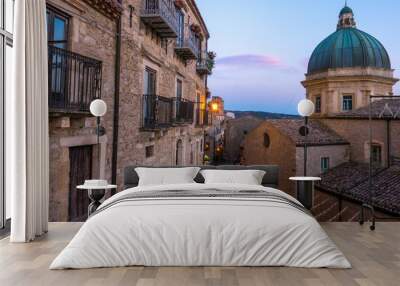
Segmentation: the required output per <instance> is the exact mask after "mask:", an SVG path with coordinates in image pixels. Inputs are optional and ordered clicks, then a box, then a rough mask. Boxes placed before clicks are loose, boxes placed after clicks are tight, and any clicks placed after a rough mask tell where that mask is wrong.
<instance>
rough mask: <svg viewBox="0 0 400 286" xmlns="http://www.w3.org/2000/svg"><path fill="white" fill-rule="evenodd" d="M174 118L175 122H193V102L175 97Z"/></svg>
mask: <svg viewBox="0 0 400 286" xmlns="http://www.w3.org/2000/svg"><path fill="white" fill-rule="evenodd" d="M174 101H175V118H174V123H176V124H185V123H186V124H187V123H190V124H191V123H193V116H194V102H192V101H189V100H186V99H183V98H175V99H174Z"/></svg>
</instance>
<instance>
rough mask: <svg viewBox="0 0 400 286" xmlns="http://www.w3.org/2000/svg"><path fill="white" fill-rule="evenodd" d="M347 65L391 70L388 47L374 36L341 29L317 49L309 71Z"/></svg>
mask: <svg viewBox="0 0 400 286" xmlns="http://www.w3.org/2000/svg"><path fill="white" fill-rule="evenodd" d="M347 67H375V68H383V69H391V65H390V58H389V55H388V53H387V51H386V49H385V47H384V46H383V45H382V44H381V43H380V42H379V41H378V40H377V39H376V38H374V37H373V36H371V35H369V34H367V33H365V32H363V31H360V30H358V29H356V28H352V27H349V28H342V29H339V30H337V31H336V32H335V33H333V34H331V35H330V36H329V37H327V38H326V39H325V40H323V41H322V42H321V43H320V44H319V45H318V46H317V47H316V48H315V50H314V52H313V53H312V55H311V58H310V61H309V63H308V73H309V74H311V73H316V72H321V71H326V70H328V69H335V68H347Z"/></svg>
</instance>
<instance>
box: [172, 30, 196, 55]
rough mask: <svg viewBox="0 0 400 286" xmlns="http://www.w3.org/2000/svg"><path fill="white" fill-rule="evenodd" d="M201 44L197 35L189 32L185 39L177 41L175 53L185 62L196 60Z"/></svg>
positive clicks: (181, 38)
mask: <svg viewBox="0 0 400 286" xmlns="http://www.w3.org/2000/svg"><path fill="white" fill-rule="evenodd" d="M199 52H200V51H199V43H198V40H197V39H196V36H195V34H194V33H193V32H192V31H189V33H188V35H186V36H185V37H180V38H178V39H177V40H176V47H175V53H176V54H177V55H178V56H179V57H181V58H182V59H184V60H195V59H197V58H198V56H199Z"/></svg>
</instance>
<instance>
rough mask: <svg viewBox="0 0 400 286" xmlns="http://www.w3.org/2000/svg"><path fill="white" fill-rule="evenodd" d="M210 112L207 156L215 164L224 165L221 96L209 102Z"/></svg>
mask: <svg viewBox="0 0 400 286" xmlns="http://www.w3.org/2000/svg"><path fill="white" fill-rule="evenodd" d="M208 110H209V115H208V120H209V123H210V127H209V128H208V129H207V132H206V133H205V155H206V158H208V159H209V161H212V163H213V164H219V163H222V160H223V152H224V131H225V128H224V125H225V106H224V100H223V99H222V98H221V97H219V96H213V97H212V98H211V100H210V101H209V102H208Z"/></svg>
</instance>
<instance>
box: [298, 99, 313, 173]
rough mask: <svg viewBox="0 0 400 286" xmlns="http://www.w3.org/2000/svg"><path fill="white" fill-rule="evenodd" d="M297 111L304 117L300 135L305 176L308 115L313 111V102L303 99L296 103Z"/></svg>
mask: <svg viewBox="0 0 400 286" xmlns="http://www.w3.org/2000/svg"><path fill="white" fill-rule="evenodd" d="M297 111H298V112H299V114H300V115H301V116H303V117H304V126H302V127H300V130H299V132H300V135H301V136H304V177H306V176H307V135H308V133H309V129H308V117H310V116H311V115H312V114H313V113H314V111H315V105H314V103H313V102H312V101H311V100H309V99H303V100H301V101H300V102H299V104H298V105H297Z"/></svg>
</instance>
